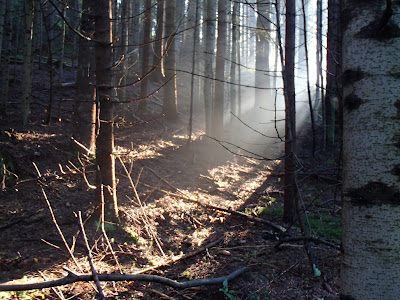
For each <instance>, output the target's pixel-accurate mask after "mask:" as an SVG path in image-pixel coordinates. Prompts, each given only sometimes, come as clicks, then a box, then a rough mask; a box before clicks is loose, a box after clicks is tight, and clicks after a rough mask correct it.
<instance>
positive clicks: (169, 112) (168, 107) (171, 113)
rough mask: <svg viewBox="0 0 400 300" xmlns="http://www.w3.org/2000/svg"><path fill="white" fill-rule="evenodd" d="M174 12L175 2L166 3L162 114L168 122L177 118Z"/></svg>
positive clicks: (171, 0) (172, 0)
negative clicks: (164, 79)
mask: <svg viewBox="0 0 400 300" xmlns="http://www.w3.org/2000/svg"><path fill="white" fill-rule="evenodd" d="M175 10H176V0H170V1H168V2H167V3H166V24H165V36H166V37H168V39H167V45H166V49H165V51H166V52H167V53H166V55H165V58H164V59H165V63H164V65H165V77H166V80H168V83H167V84H166V86H165V88H164V102H163V113H164V115H165V117H166V119H167V120H168V121H172V122H176V121H177V118H178V107H177V101H178V100H177V86H176V62H175V36H174V34H175V28H176V27H175V25H176V22H175Z"/></svg>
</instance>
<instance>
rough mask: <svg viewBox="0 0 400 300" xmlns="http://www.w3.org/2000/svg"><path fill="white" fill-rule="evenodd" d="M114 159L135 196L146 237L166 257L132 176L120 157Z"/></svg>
mask: <svg viewBox="0 0 400 300" xmlns="http://www.w3.org/2000/svg"><path fill="white" fill-rule="evenodd" d="M116 157H117V158H118V160H119V162H120V163H121V165H122V167H123V169H124V171H125V174H126V176H127V177H128V179H129V182H130V184H131V187H132V190H133V193H134V195H135V198H136V200H137V202H138V203H139V206H140V209H141V211H142V214H143V223H144V224H145V228H146V231H147V233H148V235H149V236H152V237H153V239H154V241H155V242H156V244H157V247H158V249H159V250H160V252H161V254H162V256H164V257H167V256H166V255H165V252H164V250H163V249H162V247H161V243H160V241H159V239H158V237H157V234H156V232H155V231H154V230H153V227H152V226H151V224H150V220H149V219H148V217H147V213H146V210H145V209H144V207H143V203H142V201H141V200H140V197H139V194H138V192H137V189H136V185H135V183H134V182H133V180H132V176H131V175H130V174H129V171H128V169H127V168H126V166H125V164H124V162H123V161H122V159H121V157H120V156H119V155H116Z"/></svg>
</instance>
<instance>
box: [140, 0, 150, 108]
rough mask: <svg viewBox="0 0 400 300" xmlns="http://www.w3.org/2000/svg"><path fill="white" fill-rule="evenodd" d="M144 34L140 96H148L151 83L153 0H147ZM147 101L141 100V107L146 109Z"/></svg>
mask: <svg viewBox="0 0 400 300" xmlns="http://www.w3.org/2000/svg"><path fill="white" fill-rule="evenodd" d="M144 18H145V19H144V25H143V26H144V28H143V31H144V35H143V44H144V46H143V57H142V59H141V60H142V81H141V82H140V98H145V97H147V86H148V83H149V76H147V77H146V78H145V76H146V73H147V72H148V71H149V58H150V34H151V0H146V7H145V13H144ZM146 106H147V101H146V100H144V101H140V102H139V109H145V108H146Z"/></svg>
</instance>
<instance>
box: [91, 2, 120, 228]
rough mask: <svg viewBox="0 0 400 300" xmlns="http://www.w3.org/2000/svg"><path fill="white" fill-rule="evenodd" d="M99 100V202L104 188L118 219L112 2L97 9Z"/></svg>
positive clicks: (109, 210) (110, 215)
mask: <svg viewBox="0 0 400 300" xmlns="http://www.w3.org/2000/svg"><path fill="white" fill-rule="evenodd" d="M94 15H95V38H96V40H97V42H96V47H95V59H96V63H95V64H96V80H97V97H98V105H99V106H100V107H99V110H100V113H99V116H98V120H97V121H98V126H99V133H98V136H97V139H96V163H97V165H98V166H99V169H100V170H99V172H98V174H97V200H98V201H101V198H100V197H101V193H100V192H101V185H103V186H104V187H105V188H104V203H105V209H106V212H105V218H106V220H111V221H115V220H117V219H118V204H117V185H116V180H115V157H114V154H113V152H114V124H113V119H114V113H113V112H114V109H113V88H112V82H113V78H112V68H111V67H112V66H113V56H112V49H111V42H112V28H111V0H97V1H96V5H95V6H94Z"/></svg>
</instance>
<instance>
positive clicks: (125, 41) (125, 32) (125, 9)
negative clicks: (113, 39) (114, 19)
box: [118, 0, 129, 102]
mask: <svg viewBox="0 0 400 300" xmlns="http://www.w3.org/2000/svg"><path fill="white" fill-rule="evenodd" d="M121 6H122V7H121V24H120V27H121V56H123V57H124V58H123V60H122V63H121V68H120V74H121V78H120V81H119V83H120V84H121V85H126V83H127V78H126V77H127V74H128V56H127V54H128V45H129V26H128V24H129V1H128V0H122V3H121ZM118 98H119V100H120V101H122V102H124V101H125V100H126V88H120V89H119V90H118Z"/></svg>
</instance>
